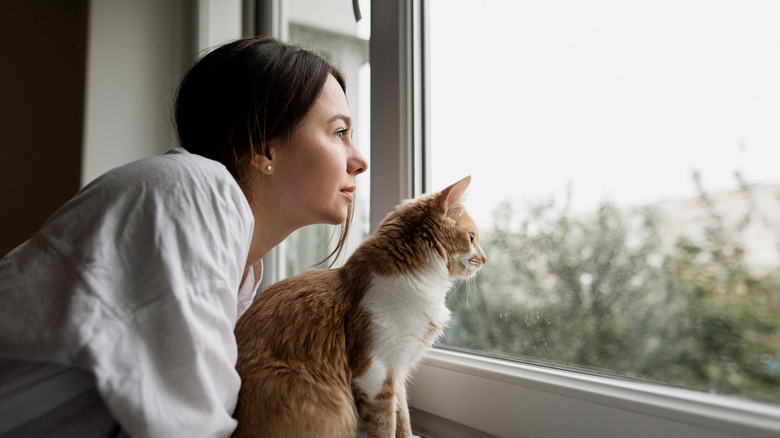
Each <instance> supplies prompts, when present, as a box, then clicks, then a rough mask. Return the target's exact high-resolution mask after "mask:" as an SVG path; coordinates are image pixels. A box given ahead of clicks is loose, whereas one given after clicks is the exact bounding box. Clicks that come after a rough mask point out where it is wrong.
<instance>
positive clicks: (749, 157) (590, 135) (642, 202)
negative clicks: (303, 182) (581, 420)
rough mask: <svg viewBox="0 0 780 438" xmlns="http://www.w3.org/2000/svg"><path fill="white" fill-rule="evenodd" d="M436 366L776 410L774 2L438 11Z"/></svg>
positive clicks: (778, 245)
mask: <svg viewBox="0 0 780 438" xmlns="http://www.w3.org/2000/svg"><path fill="white" fill-rule="evenodd" d="M428 25H429V30H430V85H429V86H430V96H431V102H430V107H431V110H430V114H429V115H428V116H429V117H430V126H431V145H430V155H431V182H432V185H433V187H431V188H430V189H432V190H435V189H440V188H443V187H445V186H447V185H448V184H450V183H452V182H454V181H456V180H458V179H459V178H461V177H463V176H465V175H468V174H471V175H472V176H473V180H472V186H471V188H470V189H469V190H470V195H469V198H468V200H467V207H468V209H469V211H470V213H471V214H472V216H474V218H475V220H476V222H477V224H478V225H479V226H480V229H481V242H482V246H483V248H484V250H485V252H486V254H487V257H488V263H487V264H486V265H485V267H484V268H483V269H482V271H481V272H480V274H479V275H478V278H477V280H476V281H475V282H471V283H463V284H460V285H459V286H458V288H457V289H456V290H455V291H454V292H453V293H451V295H450V296H449V298H448V300H449V303H448V304H449V306H450V308H451V309H452V310H453V314H454V317H453V321H452V322H451V324H450V327H449V329H448V330H447V332H446V337H445V339H444V341H443V342H442V345H443V346H446V347H450V348H463V349H469V350H478V351H481V352H484V353H487V354H494V355H499V356H504V357H511V358H517V359H522V360H526V361H532V362H539V363H544V364H550V365H553V366H560V367H565V368H574V369H578V370H585V371H589V372H598V373H605V374H612V375H618V376H626V377H634V378H639V379H645V380H650V381H657V382H663V383H667V384H671V385H680V386H685V387H690V388H696V389H701V390H706V391H714V392H718V393H724V394H738V395H742V396H747V397H750V398H754V399H758V400H768V401H772V402H775V403H777V402H780V316H779V315H780V122H779V121H780V2H777V1H774V0H750V1H737V0H724V1H718V2H713V1H708V0H665V1H657V0H653V1H649V0H635V1H590V2H578V1H544V2H542V1H513V2H508V1H500V0H486V1H482V2H473V1H464V0H431V1H430V18H429V23H428Z"/></svg>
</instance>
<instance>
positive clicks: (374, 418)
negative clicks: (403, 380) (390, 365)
mask: <svg viewBox="0 0 780 438" xmlns="http://www.w3.org/2000/svg"><path fill="white" fill-rule="evenodd" d="M352 383H353V386H352V389H353V392H354V394H355V402H356V404H357V408H358V414H359V415H360V419H361V420H362V421H363V425H364V426H365V428H366V437H367V438H393V437H395V436H396V424H397V423H396V409H397V400H398V394H397V393H396V388H397V385H396V382H395V376H394V373H393V372H388V371H387V369H386V368H384V367H383V366H381V364H379V363H378V362H373V363H372V364H371V365H370V366H369V369H368V371H367V372H366V373H365V374H363V375H362V376H359V377H357V378H355V379H354V380H353V381H352Z"/></svg>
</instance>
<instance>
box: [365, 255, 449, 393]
mask: <svg viewBox="0 0 780 438" xmlns="http://www.w3.org/2000/svg"><path fill="white" fill-rule="evenodd" d="M431 265H432V266H433V267H432V268H430V269H428V270H427V271H424V272H422V273H418V274H416V275H402V276H387V277H385V276H378V275H377V276H374V278H373V279H372V282H371V287H370V288H369V290H368V291H367V292H366V295H365V296H364V297H363V300H362V301H361V307H363V308H365V309H367V310H368V311H369V313H370V314H371V320H372V322H373V328H374V331H373V333H372V335H373V339H374V342H373V345H372V351H371V365H370V368H369V369H368V370H367V371H366V372H365V373H364V374H363V375H361V376H358V377H357V378H355V380H354V381H355V383H356V384H357V386H358V387H359V388H360V389H361V390H362V391H363V392H365V393H366V395H367V396H368V397H370V398H373V397H375V396H376V395H377V394H378V393H379V391H380V390H381V388H382V385H383V383H384V381H385V379H386V378H387V373H388V372H389V371H390V370H394V371H395V373H396V376H397V377H398V378H399V379H405V378H406V376H407V374H408V373H409V370H410V368H411V367H412V366H413V365H415V364H414V363H413V362H414V361H415V360H417V359H418V357H419V353H420V351H421V350H422V349H423V347H424V343H425V341H426V339H427V338H429V336H430V335H429V333H430V331H431V329H432V326H431V324H435V325H436V326H438V327H443V326H444V325H445V324H446V323H447V321H448V320H449V318H450V311H449V310H448V309H447V307H446V306H445V304H444V299H445V297H446V295H447V292H448V290H449V288H450V285H451V282H450V280H449V273H448V271H447V268H446V266H445V264H444V263H443V262H440V261H438V260H436V262H435V263H432V264H431Z"/></svg>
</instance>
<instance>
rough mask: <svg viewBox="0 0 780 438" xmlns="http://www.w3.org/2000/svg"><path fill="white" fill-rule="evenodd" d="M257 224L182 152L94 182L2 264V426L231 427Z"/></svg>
mask: <svg viewBox="0 0 780 438" xmlns="http://www.w3.org/2000/svg"><path fill="white" fill-rule="evenodd" d="M31 202H34V200H31ZM253 228H254V219H253V216H252V212H251V210H250V208H249V204H248V203H247V201H246V198H245V197H244V195H243V193H242V191H241V189H240V188H239V186H238V184H237V183H236V181H235V179H234V178H233V177H232V176H231V175H230V173H229V172H228V171H227V169H226V168H225V167H224V166H222V165H221V164H219V163H217V162H215V161H212V160H209V159H206V158H203V157H201V156H198V155H194V154H190V153H188V152H186V151H184V150H183V149H174V150H172V151H170V152H169V153H168V154H166V155H163V156H160V157H154V158H149V159H145V160H140V161H137V162H134V163H131V164H128V165H126V166H123V167H120V168H117V169H114V170H112V171H110V172H108V173H107V174H105V175H103V176H101V177H100V178H98V179H97V180H96V181H95V182H93V183H91V184H90V185H88V186H87V187H85V188H84V189H83V190H82V191H81V192H79V193H78V194H77V195H76V196H75V197H74V198H73V199H71V200H70V201H69V202H68V203H67V204H65V205H64V206H63V207H62V208H61V209H59V210H58V211H57V212H56V213H55V214H54V215H53V216H52V217H51V218H50V219H49V220H48V221H47V222H46V224H45V225H44V226H43V228H42V229H41V230H40V231H39V232H38V233H36V235H35V236H34V237H32V238H31V239H30V240H29V241H27V242H25V243H24V244H22V245H21V246H20V247H18V248H16V249H15V250H13V251H12V252H10V253H9V254H8V255H7V256H6V257H4V258H3V259H2V260H0V435H2V436H79V437H90V436H108V435H109V434H110V433H111V432H112V431H116V429H115V426H116V425H115V423H114V422H115V421H116V422H119V425H120V426H121V428H122V431H123V433H125V434H126V435H128V436H131V437H134V438H137V437H195V436H197V437H212V436H229V435H230V433H231V432H232V431H233V429H234V428H235V424H236V423H235V420H233V419H232V418H231V415H232V412H233V409H234V408H235V404H236V398H237V395H238V389H239V385H240V379H239V376H238V374H237V373H236V371H235V363H236V357H237V351H236V341H235V337H234V335H233V328H234V326H235V322H236V320H237V319H238V316H239V306H241V308H242V310H244V309H245V308H246V307H247V306H248V303H249V302H251V300H252V297H253V295H254V292H255V287H256V284H258V283H259V281H256V279H255V278H254V273H253V272H251V271H250V272H249V274H248V275H247V277H246V279H245V281H244V283H243V284H241V278H242V274H243V272H244V267H245V265H246V260H247V256H248V253H249V245H250V242H251V239H252V232H253Z"/></svg>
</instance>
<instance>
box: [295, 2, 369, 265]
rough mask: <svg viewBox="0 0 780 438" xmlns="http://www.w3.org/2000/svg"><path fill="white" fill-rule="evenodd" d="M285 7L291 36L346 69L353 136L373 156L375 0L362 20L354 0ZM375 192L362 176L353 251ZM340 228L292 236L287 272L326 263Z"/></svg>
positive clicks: (323, 227)
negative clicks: (357, 17) (371, 44)
mask: <svg viewBox="0 0 780 438" xmlns="http://www.w3.org/2000/svg"><path fill="white" fill-rule="evenodd" d="M282 6H283V8H284V9H283V16H284V17H286V20H285V21H286V26H287V28H286V35H287V40H289V41H292V42H295V43H297V44H300V45H301V46H303V47H306V48H309V49H312V50H314V51H315V52H317V53H319V54H321V55H322V56H324V57H325V58H326V59H327V60H328V61H329V62H330V63H332V64H333V65H335V66H336V67H337V68H338V69H339V70H341V72H342V73H343V74H344V77H345V79H346V82H347V100H348V102H349V107H350V112H351V113H352V119H353V124H354V126H353V131H354V137H353V138H354V141H355V144H356V145H357V146H358V148H359V149H360V151H361V153H362V154H363V155H364V156H365V157H366V159H367V160H370V144H369V140H370V135H369V132H370V126H369V121H370V120H369V119H370V117H369V114H370V113H369V107H370V88H369V87H370V67H369V64H368V41H369V38H370V22H369V20H370V15H371V14H370V9H369V7H370V1H367V0H365V1H361V2H360V7H361V12H362V14H361V15H362V19H361V20H360V21H359V22H356V21H355V14H354V12H353V9H352V2H348V1H343V0H290V1H285V2H283V5H282ZM369 193H370V185H369V177H368V175H367V174H363V175H360V176H359V177H358V189H357V191H356V192H355V195H356V196H355V202H354V204H353V206H354V209H355V213H354V218H353V223H352V225H351V226H350V234H349V240H348V244H347V248H346V249H347V252H348V253H349V252H351V251H352V250H354V249H355V248H356V247H357V245H358V244H359V243H360V242H361V241H362V240H363V239H364V238H365V237H366V236H367V235H368V229H369ZM340 232H341V231H340V228H339V227H333V226H329V225H312V226H309V227H304V228H302V229H300V230H298V231H296V232H295V233H293V234H292V235H290V237H289V238H287V239H286V240H285V242H284V243H283V244H282V245H281V246H280V251H281V259H282V261H283V263H284V266H285V269H284V272H285V275H284V276H287V277H290V276H293V275H298V274H300V273H302V272H304V271H306V270H308V269H311V267H312V266H314V265H316V264H317V263H318V262H320V261H321V260H322V259H323V258H325V257H326V256H327V255H328V254H330V252H331V251H332V250H333V248H335V245H336V243H337V242H338V240H339V234H340ZM348 253H347V254H345V255H342V257H340V258H339V260H338V261H337V265H341V264H343V262H344V261H345V260H346V256H348V255H349V254H348Z"/></svg>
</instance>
